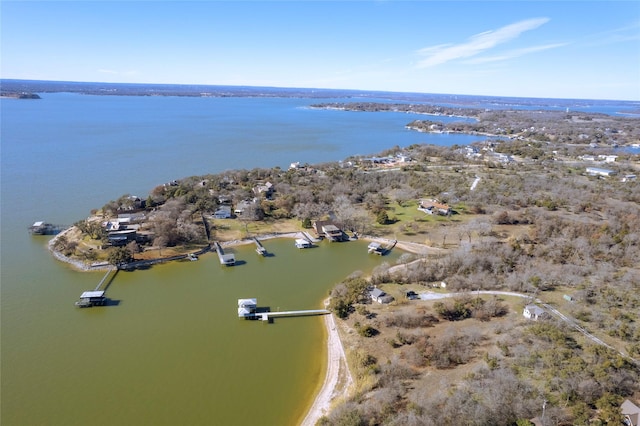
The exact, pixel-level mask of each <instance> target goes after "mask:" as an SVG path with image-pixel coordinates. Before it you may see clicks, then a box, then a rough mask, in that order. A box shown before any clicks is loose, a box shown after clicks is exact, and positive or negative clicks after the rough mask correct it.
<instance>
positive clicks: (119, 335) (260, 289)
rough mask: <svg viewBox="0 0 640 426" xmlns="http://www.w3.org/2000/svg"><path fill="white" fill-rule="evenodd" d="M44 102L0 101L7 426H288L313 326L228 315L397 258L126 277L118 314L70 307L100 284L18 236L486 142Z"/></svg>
mask: <svg viewBox="0 0 640 426" xmlns="http://www.w3.org/2000/svg"><path fill="white" fill-rule="evenodd" d="M42 97H43V99H42V100H37V101H28V100H13V99H2V100H1V101H0V102H1V103H0V106H1V113H2V123H1V124H2V128H1V131H2V132H1V138H2V139H1V142H2V146H1V148H2V152H1V160H0V161H1V178H2V179H1V182H0V185H1V195H2V202H1V203H0V206H1V225H2V234H1V243H2V244H1V245H0V260H1V269H0V272H1V284H2V288H1V290H2V297H1V300H0V302H1V311H0V315H1V318H0V319H1V326H2V333H1V348H0V349H1V363H2V364H1V368H2V383H1V392H2V393H1V395H2V413H1V418H0V420H1V423H2V425H3V426H10V425H29V426H30V425H45V424H46V425H65V426H67V425H75V424H78V425H85V424H92V425H141V424H153V425H236V424H247V423H259V424H263V425H291V424H296V423H297V422H299V421H300V420H301V418H302V416H303V415H304V413H305V410H306V409H307V408H308V406H309V405H310V403H311V401H312V399H313V396H314V393H315V392H317V390H318V386H319V385H320V384H321V382H322V379H323V378H324V370H323V369H324V362H325V356H326V353H325V348H324V339H325V337H326V336H324V330H323V325H322V320H321V319H320V318H319V317H310V318H285V319H277V320H276V321H275V323H274V324H263V323H261V322H257V321H242V320H239V319H238V318H237V313H236V309H237V299H238V298H246V297H257V298H258V302H259V304H260V305H261V306H270V307H271V308H272V309H274V310H290V309H293V310H297V309H316V308H320V307H321V306H322V300H323V299H324V298H325V297H326V296H327V295H328V291H329V289H330V288H331V287H333V285H334V284H335V283H337V282H339V281H340V280H342V279H344V278H345V277H346V276H348V275H349V274H351V273H352V272H354V271H356V270H361V271H364V272H369V271H371V270H372V269H373V268H375V267H376V266H378V265H380V264H381V263H382V262H389V263H391V264H393V263H395V261H396V260H397V257H398V256H399V253H398V252H397V251H396V252H395V253H393V254H392V255H391V256H387V257H384V258H381V257H377V256H370V255H368V254H367V252H366V243H365V242H349V243H343V244H335V243H334V244H330V243H326V242H323V243H321V244H319V246H318V247H317V248H314V249H310V250H297V249H295V248H294V247H293V242H292V241H291V240H282V239H278V240H269V241H266V242H265V246H266V248H267V249H268V250H269V251H270V252H271V253H273V254H274V256H272V257H268V258H259V257H258V256H257V254H256V253H255V252H254V251H253V247H252V246H243V247H237V248H235V249H234V251H235V253H236V258H237V259H239V260H240V261H241V263H242V264H241V265H238V266H236V267H232V268H224V267H221V266H220V265H219V263H218V260H217V257H216V256H215V255H213V254H207V255H204V256H202V257H201V258H200V260H199V261H198V262H182V263H172V264H167V265H161V266H154V267H153V268H151V269H149V270H145V271H136V272H120V273H119V274H118V275H117V277H116V278H115V280H114V281H113V283H112V285H111V286H110V287H109V290H108V296H109V297H110V298H112V299H114V300H115V301H116V302H117V304H116V305H114V306H109V307H103V308H92V309H76V308H75V307H74V306H73V302H74V301H75V300H77V298H78V296H79V295H80V293H81V292H82V291H85V290H89V289H93V287H95V285H96V284H97V283H98V282H99V281H100V279H101V277H102V274H101V273H81V272H76V271H74V270H72V269H70V268H69V267H67V266H66V265H64V264H61V263H59V262H57V261H56V260H54V259H53V258H52V257H51V255H50V254H49V253H48V251H47V249H46V243H47V241H48V240H49V238H48V237H31V236H30V235H29V234H28V233H27V231H26V228H27V227H28V226H29V225H30V224H31V223H33V222H34V221H36V220H46V221H49V222H53V223H58V224H67V225H68V224H72V223H74V222H75V221H77V220H80V219H83V218H85V217H87V216H88V214H89V211H90V210H91V209H92V208H96V207H101V206H102V205H104V204H105V203H106V202H107V201H109V200H112V199H116V198H118V197H119V196H121V195H123V194H126V193H129V194H135V195H138V196H141V197H145V196H146V194H148V192H149V191H150V190H151V189H152V188H153V187H154V186H156V185H158V184H162V183H164V182H168V181H170V180H173V179H179V178H182V177H186V176H191V175H199V174H207V173H218V172H222V171H224V170H228V169H238V168H247V169H250V168H254V167H265V168H267V167H275V166H279V167H282V168H287V167H288V166H289V164H290V163H291V162H295V161H299V162H301V163H311V164H313V163H320V162H325V161H337V160H342V159H344V158H346V157H348V156H350V155H355V154H375V153H377V152H380V151H382V150H384V149H387V148H390V147H392V146H395V145H398V146H408V145H411V144H418V143H430V144H436V145H453V144H459V145H465V144H469V143H471V142H473V141H476V140H478V139H479V138H478V137H476V136H468V135H438V134H423V133H417V132H411V131H408V130H406V129H405V128H404V126H405V124H407V123H408V122H410V121H412V120H414V119H416V118H418V117H422V116H416V115H411V114H403V113H366V112H343V111H335V110H315V109H309V108H308V106H309V105H310V104H313V103H316V102H319V100H318V99H304V98H186V97H185V98H180V97H119V96H87V95H78V94H66V93H56V94H44V95H42ZM343 100H344V99H327V100H323V101H327V102H331V101H343ZM432 119H433V118H432ZM436 119H437V120H451V119H450V118H447V117H437V118H436Z"/></svg>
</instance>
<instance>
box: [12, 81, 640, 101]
mask: <svg viewBox="0 0 640 426" xmlns="http://www.w3.org/2000/svg"><path fill="white" fill-rule="evenodd" d="M4 82H16V83H17V82H24V83H51V84H55V83H62V84H94V85H110V86H118V85H120V86H173V87H191V88H195V87H230V88H253V89H270V90H300V91H308V92H311V91H325V92H354V93H381V94H384V93H387V94H396V95H403V94H405V95H422V96H448V97H457V96H462V97H475V98H507V99H544V100H565V101H599V102H625V103H638V102H640V99H609V98H607V99H605V98H601V99H597V98H557V97H536V96H513V95H510V96H507V95H473V94H462V93H436V92H407V91H392V90H376V89H339V88H324V87H297V86H261V85H240V84H205V83H140V82H107V81H79V80H36V79H22V78H0V89H4V88H3V87H1V86H2V83H4Z"/></svg>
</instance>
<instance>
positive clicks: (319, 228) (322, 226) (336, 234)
mask: <svg viewBox="0 0 640 426" xmlns="http://www.w3.org/2000/svg"><path fill="white" fill-rule="evenodd" d="M313 229H315V231H316V234H317V235H318V237H320V238H322V237H324V238H327V239H328V240H329V241H342V240H343V235H344V234H343V232H342V230H341V229H340V228H338V227H337V226H336V225H335V224H334V223H333V222H331V221H328V220H317V221H315V222H314V223H313Z"/></svg>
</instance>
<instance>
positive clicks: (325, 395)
mask: <svg viewBox="0 0 640 426" xmlns="http://www.w3.org/2000/svg"><path fill="white" fill-rule="evenodd" d="M326 305H328V299H327V301H325V306H326ZM324 324H325V327H326V329H327V373H326V375H325V378H324V383H323V384H322V388H321V389H320V392H319V393H318V395H317V396H316V399H315V400H314V401H313V405H312V406H311V408H310V409H309V411H308V412H307V415H306V416H305V418H304V420H302V423H301V425H302V426H313V425H315V424H316V423H317V421H318V420H320V418H321V417H322V416H325V415H327V414H329V410H330V409H331V404H332V403H333V401H334V400H336V399H339V398H343V397H347V396H348V393H349V390H350V389H351V386H352V384H353V377H352V376H351V372H350V371H349V365H348V364H347V357H346V355H345V352H344V346H343V345H342V340H341V339H340V335H339V334H338V329H337V328H336V324H335V320H334V317H333V314H329V315H325V317H324ZM339 382H342V383H341V385H340V386H339V385H338V384H339Z"/></svg>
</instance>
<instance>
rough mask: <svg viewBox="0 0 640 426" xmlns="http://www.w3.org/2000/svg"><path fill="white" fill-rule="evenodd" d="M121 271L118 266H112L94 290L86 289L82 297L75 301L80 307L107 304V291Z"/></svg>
mask: <svg viewBox="0 0 640 426" xmlns="http://www.w3.org/2000/svg"><path fill="white" fill-rule="evenodd" d="M119 271H120V269H118V268H115V267H112V268H110V269H109V270H108V271H107V273H106V274H104V277H102V279H101V280H100V282H99V283H98V285H97V286H96V288H95V289H93V291H85V292H83V293H82V294H81V295H80V299H79V300H78V301H77V302H76V303H75V304H76V306H77V307H79V308H90V307H92V306H102V305H104V304H106V303H107V298H106V296H105V293H106V292H107V288H109V286H110V285H111V283H112V282H113V280H114V278H115V277H116V275H118V272H119Z"/></svg>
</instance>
